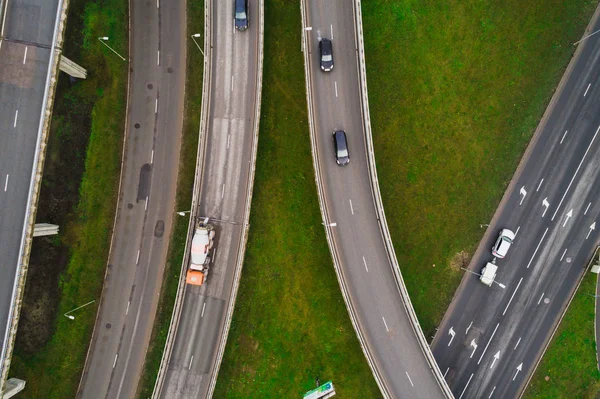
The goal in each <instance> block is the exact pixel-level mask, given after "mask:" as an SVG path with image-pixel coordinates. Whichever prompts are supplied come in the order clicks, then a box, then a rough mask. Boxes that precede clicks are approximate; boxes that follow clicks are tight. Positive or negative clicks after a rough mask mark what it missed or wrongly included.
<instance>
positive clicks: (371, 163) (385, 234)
mask: <svg viewBox="0 0 600 399" xmlns="http://www.w3.org/2000/svg"><path fill="white" fill-rule="evenodd" d="M300 9H301V13H302V48H303V51H304V70H305V74H306V96H307V103H308V114H309V118H308V119H309V128H310V139H311V152H312V156H313V162H314V169H315V180H316V184H317V192H318V196H319V207H320V208H321V215H322V216H323V220H324V224H325V232H326V237H327V243H328V245H329V250H330V252H331V255H332V258H333V264H334V268H335V271H336V275H337V279H338V283H339V285H340V288H341V291H342V296H343V297H344V301H345V302H346V309H347V310H348V314H349V315H350V320H351V322H352V325H353V327H354V330H355V331H356V334H357V337H358V340H359V342H360V346H361V348H362V351H363V353H364V355H365V357H366V358H367V362H368V363H369V367H370V368H371V371H372V373H373V377H374V378H375V381H376V382H377V385H378V386H379V389H380V390H381V392H382V394H383V395H384V397H386V398H392V397H393V395H392V394H391V392H390V391H389V390H388V388H387V386H386V385H385V383H384V381H383V379H382V376H381V374H380V370H379V366H378V365H377V363H376V361H375V359H374V358H373V356H372V354H371V352H370V351H369V349H368V348H367V345H366V340H365V336H364V332H363V331H362V328H361V327H360V325H359V323H358V321H357V319H356V314H355V310H354V308H353V307H352V304H351V303H350V299H349V294H348V292H347V286H346V282H345V281H344V278H343V271H342V270H341V267H340V264H339V259H338V253H337V249H336V248H335V246H334V244H333V238H332V235H331V229H330V227H329V226H328V224H327V221H328V220H329V213H328V211H327V207H326V204H325V201H324V193H323V188H322V184H321V171H320V167H319V165H320V164H319V155H318V152H317V148H316V133H315V127H314V110H313V108H312V93H311V90H310V88H311V86H312V75H311V72H310V67H309V65H310V60H309V54H308V45H307V35H306V34H305V32H306V30H305V28H306V24H307V23H306V19H307V18H306V9H305V4H304V1H301V3H300ZM353 13H354V19H355V21H354V22H355V23H354V26H355V47H356V51H357V67H358V74H359V80H360V96H361V105H362V108H361V113H362V116H363V121H364V132H365V140H366V144H367V164H368V167H369V174H370V186H371V194H372V196H373V202H374V205H375V209H376V211H377V216H378V217H377V220H378V223H379V228H380V231H381V235H382V238H383V240H384V243H385V246H386V250H387V251H386V252H387V256H388V259H389V260H390V263H391V264H392V269H393V271H394V276H395V278H396V285H397V286H398V290H399V292H400V294H401V297H402V299H403V306H404V307H405V309H406V311H407V314H408V316H409V319H410V320H411V327H412V329H413V331H414V333H415V336H416V337H417V340H418V341H419V343H420V348H421V351H422V352H423V354H424V356H425V358H426V360H427V362H428V364H429V367H430V369H431V371H432V373H433V374H434V376H435V377H436V381H437V383H438V385H439V386H440V389H441V391H442V392H443V393H444V394H445V395H446V397H448V398H452V397H453V395H452V392H451V391H450V388H449V387H448V385H447V384H446V381H445V380H444V378H443V375H442V373H441V372H440V370H439V368H438V366H437V363H436V361H435V358H434V357H433V354H432V353H431V351H430V349H429V345H428V344H427V341H426V340H425V336H424V335H423V332H422V330H421V328H420V325H419V321H418V319H417V317H416V314H415V312H414V309H413V307H412V304H411V302H410V297H409V295H408V292H407V290H406V286H405V285H404V281H403V279H402V275H401V274H400V268H399V266H398V261H397V258H396V254H395V252H394V247H393V245H392V240H391V237H390V233H389V230H388V227H387V221H386V218H385V212H384V210H383V203H382V201H381V195H380V191H379V183H378V179H377V170H376V166H375V155H374V151H373V142H372V134H371V121H370V114H369V102H368V97H367V81H366V66H365V53H364V41H363V33H362V13H361V3H360V0H354V2H353Z"/></svg>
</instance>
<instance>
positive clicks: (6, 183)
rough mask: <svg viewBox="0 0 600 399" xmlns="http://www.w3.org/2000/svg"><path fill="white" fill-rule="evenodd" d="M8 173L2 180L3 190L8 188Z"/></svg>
mask: <svg viewBox="0 0 600 399" xmlns="http://www.w3.org/2000/svg"><path fill="white" fill-rule="evenodd" d="M9 176H10V175H6V181H5V182H4V191H6V189H7V188H8V177H9Z"/></svg>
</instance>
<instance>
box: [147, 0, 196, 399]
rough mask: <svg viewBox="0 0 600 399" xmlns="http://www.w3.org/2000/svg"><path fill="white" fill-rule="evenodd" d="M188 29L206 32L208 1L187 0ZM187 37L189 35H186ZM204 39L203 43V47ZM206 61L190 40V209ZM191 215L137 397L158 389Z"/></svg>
mask: <svg viewBox="0 0 600 399" xmlns="http://www.w3.org/2000/svg"><path fill="white" fill-rule="evenodd" d="M187 31H188V32H203V31H204V1H188V2H187ZM186 37H187V36H186ZM202 40H203V39H199V42H198V43H199V44H200V46H202ZM203 68H204V60H203V57H202V53H200V51H199V50H198V48H197V47H196V45H195V44H194V42H192V41H191V40H188V45H187V67H186V87H185V113H184V120H183V137H182V144H181V153H180V164H179V175H178V180H177V196H176V199H175V202H176V205H175V207H176V208H177V210H189V209H190V207H191V203H192V194H193V193H192V189H193V185H194V173H195V171H196V156H197V152H198V151H197V150H198V132H199V130H198V129H199V126H200V110H201V106H202V72H203ZM188 221H189V218H188V217H184V218H182V217H179V216H176V218H175V220H174V223H173V234H172V236H171V241H170V243H169V255H168V258H167V264H166V268H165V277H164V280H163V285H162V288H161V298H160V302H159V305H158V311H157V314H156V321H155V323H154V327H153V331H152V337H151V339H150V346H149V348H148V353H147V356H146V363H145V364H144V372H143V375H142V378H141V380H140V385H139V388H138V393H137V397H138V398H140V399H141V398H149V397H150V396H151V395H152V391H153V389H154V383H155V381H156V376H157V375H158V369H159V367H160V361H161V359H162V355H163V349H164V347H165V342H166V340H167V335H168V333H169V325H170V323H171V315H172V314H173V306H174V305H175V299H176V295H177V285H178V282H179V277H180V274H181V262H182V260H183V255H184V251H185V241H186V238H187V227H188Z"/></svg>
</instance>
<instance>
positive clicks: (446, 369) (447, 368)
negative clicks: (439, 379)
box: [444, 367, 450, 378]
mask: <svg viewBox="0 0 600 399" xmlns="http://www.w3.org/2000/svg"><path fill="white" fill-rule="evenodd" d="M448 370H450V367H448V368H447V369H446V372H445V373H444V378H446V374H448Z"/></svg>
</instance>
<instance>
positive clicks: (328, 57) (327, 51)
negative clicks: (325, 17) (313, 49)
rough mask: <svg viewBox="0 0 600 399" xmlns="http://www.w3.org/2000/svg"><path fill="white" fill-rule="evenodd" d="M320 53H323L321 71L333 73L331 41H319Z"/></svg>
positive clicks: (325, 39) (323, 39) (324, 39)
mask: <svg viewBox="0 0 600 399" xmlns="http://www.w3.org/2000/svg"><path fill="white" fill-rule="evenodd" d="M319 51H320V53H321V70H323V71H325V72H329V71H331V70H332V69H333V45H332V44H331V40H329V39H327V38H322V39H321V41H319Z"/></svg>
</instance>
